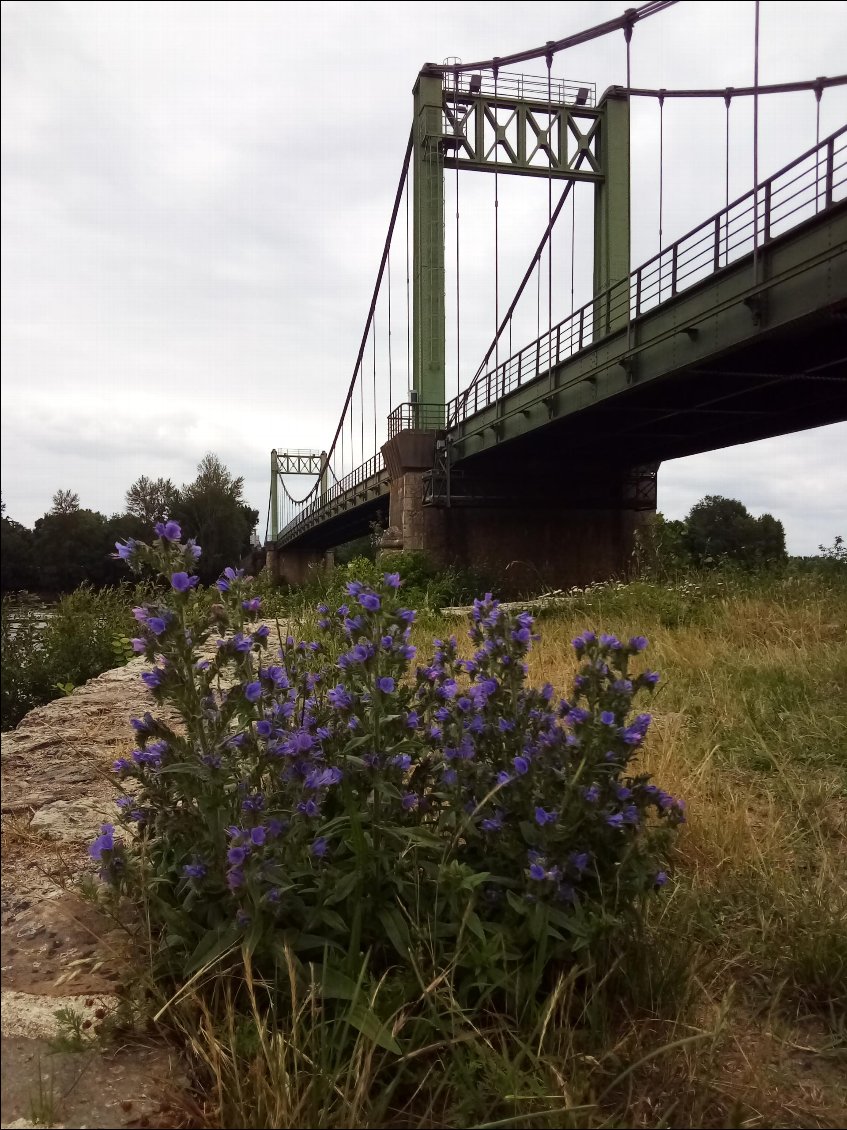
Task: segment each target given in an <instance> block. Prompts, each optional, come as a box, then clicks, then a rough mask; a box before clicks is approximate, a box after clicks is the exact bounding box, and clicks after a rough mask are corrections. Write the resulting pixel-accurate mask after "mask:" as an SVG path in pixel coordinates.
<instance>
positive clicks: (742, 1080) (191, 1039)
mask: <svg viewBox="0 0 847 1130" xmlns="http://www.w3.org/2000/svg"><path fill="white" fill-rule="evenodd" d="M537 626H538V627H539V629H540V631H541V635H542V638H541V641H540V642H539V643H538V644H537V645H536V647H535V648H534V649H533V651H532V652H531V655H530V680H531V682H532V683H533V684H535V685H539V684H541V683H543V682H545V681H548V680H549V681H550V682H552V683H553V685H554V686H555V688H556V690H557V692H561V693H565V694H567V693H568V690H569V687H570V683H571V680H572V678H573V674H574V671H575V669H576V660H575V658H574V654H573V650H572V648H571V647H570V640H571V638H572V637H573V636H575V635H577V634H578V633H579V632H581V631H582V630H583V629H585V628H586V627H593V628H595V629H597V630H605V631H608V632H614V633H617V634H619V635H620V636H621V637H622V638H624V637H626V636H628V635H630V634H632V633H633V632H643V633H644V634H645V635H646V636H648V637H649V639H650V661H651V664H652V666H654V667H655V668H656V669H657V670H659V671H660V672H661V674H662V682H661V684H660V689H659V691H658V693H657V695H656V697H655V698H654V700H653V705H652V707H651V711H652V713H653V716H654V719H655V721H654V727H653V729H652V730H651V733H650V737H649V740H648V742H647V744H646V746H645V748H644V750H643V752H642V754H641V755H640V759H639V760H640V764H641V766H643V768H644V769H645V770H646V771H648V772H650V773H652V774H653V775H654V776H655V779H656V780H659V781H661V782H662V784H663V785H664V786H665V787H667V788H668V789H669V790H670V791H672V792H673V793H675V794H676V795H679V796H682V797H684V798H685V800H686V802H687V806H688V820H687V823H686V824H685V825H684V826H683V827H682V828H681V829H680V831H679V833H678V835H677V837H676V841H675V845H674V848H673V874H672V879H671V882H670V883H669V885H668V887H667V888H666V889H665V891H664V892H663V893H662V896H661V897H658V898H655V899H652V900H650V902H649V904H648V906H647V909H646V913H645V917H644V920H643V925H642V929H641V931H640V933H639V934H638V935H637V936H635V937H633V939H632V941H631V943H630V945H629V948H628V950H627V951H626V952H623V953H622V954H621V956H620V959H619V961H618V963H617V964H616V966H615V967H614V968H613V969H612V970H611V971H607V972H606V973H605V974H604V976H603V978H602V980H599V981H598V980H592V979H591V977H590V976H588V975H586V973H585V970H586V969H587V968H588V966H589V965H590V960H591V959H590V954H587V955H586V963H585V967H584V968H583V969H578V968H570V969H567V970H564V971H563V972H562V975H561V977H560V978H559V979H558V980H557V981H556V982H555V983H554V984H552V985H550V987H549V992H548V993H547V994H546V995H545V996H544V997H543V999H540V1000H538V1001H537V1002H536V1003H535V1004H534V1005H533V1006H532V1007H527V1008H526V1009H525V1010H524V1012H523V1013H522V1014H521V1015H520V1016H518V1017H515V1016H514V1015H507V1014H506V1013H505V1012H504V1011H502V1010H500V1009H499V1008H498V1005H497V1002H496V1000H495V999H494V998H493V997H491V998H490V999H489V998H488V997H487V994H486V992H485V990H484V988H482V989H481V990H480V1001H481V1004H480V1007H479V1008H478V1009H477V1010H475V1011H474V1014H473V1016H470V1015H469V1014H468V1011H467V1009H466V1008H462V1007H460V1005H459V1003H458V999H457V998H458V993H457V992H456V991H455V990H456V985H455V981H454V978H455V976H456V970H455V969H452V968H449V967H448V968H445V969H444V970H442V971H441V973H440V975H439V976H437V977H435V978H433V979H432V980H426V981H422V982H421V984H420V986H419V995H418V998H417V999H416V1000H415V1001H414V1007H413V1008H412V1007H410V1004H409V998H408V995H407V996H406V998H404V999H403V1000H400V1001H398V1000H396V999H394V998H393V994H394V993H395V992H396V986H394V985H392V983H391V980H390V979H387V980H384V981H382V982H380V983H379V984H376V985H369V986H368V987H367V990H366V999H365V1000H364V1001H363V1005H366V1006H368V1007H369V1008H370V1009H371V1010H372V1012H374V1013H376V1012H379V1013H380V1014H381V1015H383V1016H385V1015H388V1016H389V1017H390V1018H391V1019H390V1022H389V1026H388V1029H387V1030H382V1031H381V1032H376V1031H374V1030H373V1029H372V1028H371V1029H369V1028H368V1025H366V1024H363V1025H362V1027H361V1030H359V1031H352V1030H351V1029H350V1028H349V1026H345V1025H340V1026H339V1025H338V1024H337V1023H335V1024H328V1023H327V1022H326V1018H325V1016H324V1014H323V1011H322V1009H321V1007H320V1004H319V1001H318V1000H317V998H316V997H315V996H314V994H312V993H310V991H308V989H306V990H301V995H300V996H297V994H296V993H295V1000H296V1003H295V1007H294V1010H293V1013H286V1014H285V1015H279V1014H277V1013H275V1011H274V1006H273V1003H272V1002H273V999H274V994H273V993H272V992H271V991H270V988H269V986H266V985H263V984H262V982H261V979H260V978H258V977H257V978H256V979H255V980H253V979H252V976H251V971H250V966H249V962H248V964H247V966H246V970H245V968H244V967H243V966H242V967H240V970H241V971H240V972H239V973H237V974H236V975H235V980H233V979H232V977H231V976H230V977H226V976H225V977H222V976H221V975H220V974H219V973H218V974H215V975H214V976H212V975H211V974H209V975H208V977H206V976H205V975H203V976H201V977H199V978H198V979H197V980H195V982H194V983H193V984H192V986H191V987H190V990H189V992H188V994H187V996H186V997H185V998H183V1000H182V1003H181V1004H179V1005H173V1004H172V1005H171V1006H170V1007H169V1008H168V1009H167V1015H168V1016H169V1017H170V1018H171V1020H172V1021H175V1022H176V1024H177V1027H178V1028H179V1027H181V1034H182V1038H183V1040H184V1041H185V1044H186V1046H187V1048H188V1050H189V1055H190V1061H191V1063H192V1066H193V1071H194V1072H195V1075H194V1077H195V1079H196V1080H197V1083H198V1094H202V1096H203V1097H202V1099H201V1100H198V1102H197V1104H196V1105H194V1104H193V1103H189V1104H188V1106H187V1108H186V1119H187V1121H188V1122H189V1123H190V1124H192V1125H203V1126H215V1127H218V1126H251V1127H252V1126H256V1127H266V1126H291V1127H293V1126H300V1125H310V1126H327V1127H340V1126H362V1127H364V1126H409V1127H412V1126H414V1127H431V1126H432V1127H435V1126H470V1125H473V1126H492V1127H494V1126H498V1127H499V1126H524V1125H531V1126H542V1127H559V1126H561V1127H592V1128H593V1127H619V1126H644V1127H654V1126H672V1125H673V1126H714V1127H718V1126H751V1127H756V1126H798V1127H799V1126H820V1127H835V1126H840V1125H842V1124H843V1122H844V1119H845V1115H847V1071H845V1067H847V1029H845V1015H847V583H845V580H844V578H843V577H841V576H839V575H838V574H837V573H832V574H831V575H829V576H822V575H817V574H814V573H811V574H808V575H805V576H802V577H799V578H798V577H794V578H791V577H771V578H769V579H758V580H757V579H753V580H750V579H743V578H742V579H739V578H723V579H721V578H720V577H711V578H705V579H704V578H701V579H699V580H689V581H680V582H678V583H674V584H663V585H654V584H646V583H636V584H633V585H629V586H625V587H623V586H620V587H616V586H600V587H596V588H594V589H592V590H590V591H588V592H586V593H582V594H575V595H574V596H572V597H570V598H569V599H568V600H567V601H565V602H563V603H562V604H561V605H560V606H558V607H556V608H551V609H547V610H545V611H542V612H541V613H540V614H539V620H538V625H537ZM452 631H457V632H458V633H459V634H460V636H461V635H462V634H463V625H462V624H461V623H460V622H457V621H456V620H455V619H454V618H447V617H443V616H439V615H437V614H434V613H433V614H427V615H425V616H424V617H422V619H421V621H420V622H419V623H418V625H416V628H415V632H416V636H417V640H416V642H417V643H418V644H419V645H420V646H421V650H425V644H426V642H427V641H428V640H429V639H431V637H432V636H433V635H439V636H442V637H443V636H446V635H448V634H449V633H450V632H452ZM468 650H470V646H469V645H468ZM280 966H281V975H282V976H286V975H287V974H286V970H288V971H289V973H291V976H292V986H293V984H294V979H295V978H294V964H293V962H292V959H291V955H290V954H288V953H287V952H283V953H281V955H280ZM245 972H246V985H247V996H248V999H249V1001H250V1002H251V1003H250V1004H249V1006H248V1007H247V1008H246V1009H245V1006H244V1003H243V1000H244V998H243V995H242V1003H241V1004H240V1005H239V1006H238V1007H236V1006H235V1004H234V1003H233V994H234V993H235V992H236V991H238V992H241V993H242V994H243V991H244V986H245V981H244V974H245ZM292 991H294V990H292ZM364 991H365V990H364V989H363V992H364ZM486 1001H487V1002H488V1003H486ZM395 1037H396V1042H395V1039H394V1038H395Z"/></svg>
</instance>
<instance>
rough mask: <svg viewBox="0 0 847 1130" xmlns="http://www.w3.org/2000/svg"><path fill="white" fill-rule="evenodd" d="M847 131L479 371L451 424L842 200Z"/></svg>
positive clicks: (457, 401)
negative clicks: (598, 333) (605, 328)
mask: <svg viewBox="0 0 847 1130" xmlns="http://www.w3.org/2000/svg"><path fill="white" fill-rule="evenodd" d="M845 134H847V126H842V127H841V128H840V129H838V130H836V131H835V132H834V133H832V134H830V135H829V137H826V138H824V139H823V140H822V141H821V142H820V143H819V144H818V145H815V146H813V147H812V148H811V149H808V150H807V151H806V152H805V153H801V154H800V156H799V157H795V158H794V160H793V161H790V162H789V163H788V164H787V165H785V166H784V167H783V168H782V169H780V170H779V171H778V172H776V173H774V174H773V175H772V176H771V177H769V178H768V179H767V180H765V181H763V182H762V183H761V184H759V185H758V186H757V187H756V188H755V189H750V190H749V192H746V193H745V194H744V195H743V196H740V197H738V198H737V199H736V200H734V201H732V203H731V204H730V205H729V206H728V207H725V208H722V209H721V210H720V211H719V212H716V213H715V214H714V215H712V216H710V217H709V218H708V219H707V220H704V221H703V222H702V223H700V224H698V225H697V226H696V227H695V228H692V229H691V230H690V231H689V232H686V234H685V235H683V236H681V237H680V238H679V239H677V240H675V241H674V242H673V243H671V244H669V245H668V246H667V247H664V248H662V250H661V251H659V252H657V253H656V254H655V255H653V256H651V257H650V258H649V259H647V260H646V261H645V262H644V263H642V264H641V266H639V267H637V268H636V269H635V270H633V271H631V272H630V274H629V276H628V277H626V278H622V279H619V280H618V281H616V282H613V283H612V284H610V285H609V286H608V287H606V288H605V289H604V290H603V291H601V292H600V293H599V294H597V295H595V296H594V297H593V298H592V299H590V301H588V302H586V303H585V305H584V306H582V307H580V308H579V309H578V310H575V311H574V312H573V314H570V315H568V317H566V318H564V319H563V320H562V321H561V322H559V323H558V324H557V325H555V326H553V328H552V329H551V330H549V331H548V332H546V333H544V334H542V335H541V336H540V337H538V338H536V339H535V340H534V341H532V342H530V343H529V345H526V346H524V348H523V349H521V350H519V351H518V352H517V353H515V354H513V355H512V356H511V357H509V358H508V359H507V360H506V361H504V362H502V363H501V364H500V365H498V366H496V367H495V368H494V369H490V370H488V371H487V372H486V373H483V374H480V376H478V377H477V378H475V380H474V381H472V382H471V384H470V385H469V386H468V388H467V389H465V391H464V392H462V393H460V394H459V395H458V396H456V397H454V398H453V399H452V400H451V401H450V402H449V403H448V405H447V426H448V427H453V426H455V425H457V424H459V423H461V422H462V421H463V420H466V419H468V418H469V417H471V416H473V415H475V414H476V413H477V412H480V411H482V410H483V409H485V408H487V407H489V406H490V405H491V404H493V403H495V402H496V401H497V400H498V399H500V398H501V397H502V396H505V395H506V394H507V393H509V392H511V391H513V390H514V389H516V388H520V387H521V386H522V385H523V384H525V383H528V382H529V381H531V380H535V379H536V378H537V377H539V376H541V375H543V374H545V373H547V372H549V370H550V369H552V368H554V367H555V366H556V365H559V364H561V363H562V361H565V360H568V359H569V358H570V357H572V356H574V355H575V354H576V353H579V352H580V351H581V350H582V349H585V348H587V347H588V346H590V345H593V344H594V343H595V342H596V341H597V340H599V337H595V335H594V324H595V316H600V315H602V321H603V322H606V323H607V324H608V322H610V321H612V320H614V319H615V318H617V317H621V316H624V315H626V316H627V317H628V318H630V319H633V320H634V319H637V318H639V317H640V316H641V315H642V314H644V313H646V312H647V311H648V310H652V309H655V307H656V306H658V305H659V304H660V303H661V302H663V301H665V300H666V299H668V298H673V297H675V296H676V295H677V294H679V293H680V292H681V291H682V290H685V289H687V288H688V287H690V286H693V285H694V284H695V283H697V282H700V281H702V280H703V279H705V278H708V277H710V276H712V275H714V274H715V273H717V272H718V271H720V270H723V269H724V268H725V267H727V266H728V265H729V264H730V263H734V262H736V261H737V260H739V259H741V258H742V257H743V256H745V255H747V254H749V253H750V252H751V251H752V250H753V249H754V247H755V246H757V245H758V246H763V245H765V244H767V243H768V242H769V241H770V240H771V239H773V238H775V236H776V235H781V234H783V233H784V232H786V231H790V230H791V229H792V228H794V227H796V226H797V225H798V224H799V223H801V222H802V221H803V219H804V218H811V216H813V215H815V214H817V213H819V212H822V211H825V210H826V209H827V208H830V207H832V205H833V204H835V203H837V202H840V200H842V199H844V198H845V195H847V192H845V191H843V190H844V189H845V185H847V171H843V170H847V138H845ZM842 158H844V159H842ZM789 174H792V175H789ZM792 189H793V191H791V190H792ZM757 221H758V222H757Z"/></svg>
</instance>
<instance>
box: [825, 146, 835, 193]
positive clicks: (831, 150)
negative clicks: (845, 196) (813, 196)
mask: <svg viewBox="0 0 847 1130" xmlns="http://www.w3.org/2000/svg"><path fill="white" fill-rule="evenodd" d="M834 170H835V138H834V137H831V138H830V139H829V141H828V142H827V143H826V195H825V196H824V205H823V206H824V208H831V207H832V190H833V181H834V179H835V177H834Z"/></svg>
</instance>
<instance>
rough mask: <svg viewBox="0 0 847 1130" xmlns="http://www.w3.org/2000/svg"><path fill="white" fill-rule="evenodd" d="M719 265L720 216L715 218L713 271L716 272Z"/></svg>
mask: <svg viewBox="0 0 847 1130" xmlns="http://www.w3.org/2000/svg"><path fill="white" fill-rule="evenodd" d="M720 265H721V214H720V212H718V214H717V216H715V259H714V269H715V270H716V271H717V270H719V269H720Z"/></svg>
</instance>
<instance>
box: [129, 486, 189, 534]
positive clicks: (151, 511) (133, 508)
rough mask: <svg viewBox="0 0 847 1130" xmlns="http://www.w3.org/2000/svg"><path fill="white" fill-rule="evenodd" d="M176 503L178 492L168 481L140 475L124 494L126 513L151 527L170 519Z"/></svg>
mask: <svg viewBox="0 0 847 1130" xmlns="http://www.w3.org/2000/svg"><path fill="white" fill-rule="evenodd" d="M178 501H179V491H178V490H177V487H176V485H175V484H174V483H172V482H171V480H170V479H161V478H159V479H148V478H147V476H146V475H142V476H141V477H140V478H139V479H136V480H135V482H134V483H133V484H132V486H131V487H130V488H129V490H128V491H127V492H126V512H127V514H131V515H132V516H133V517H134V518H141V519H142V521H144V522H148V523H150V525H153V524H154V523H155V522H163V521H165V519H167V518H170V516H171V514H172V513H173V510H174V507H175V506H176V505H177V502H178Z"/></svg>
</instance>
